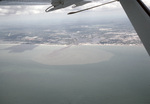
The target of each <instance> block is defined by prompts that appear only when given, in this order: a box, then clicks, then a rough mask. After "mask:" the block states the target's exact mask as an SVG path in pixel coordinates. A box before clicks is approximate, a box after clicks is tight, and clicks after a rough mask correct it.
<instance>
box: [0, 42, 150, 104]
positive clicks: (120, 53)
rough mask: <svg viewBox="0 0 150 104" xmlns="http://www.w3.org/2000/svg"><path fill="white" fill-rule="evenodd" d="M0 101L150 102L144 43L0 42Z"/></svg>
mask: <svg viewBox="0 0 150 104" xmlns="http://www.w3.org/2000/svg"><path fill="white" fill-rule="evenodd" d="M0 104H150V56H149V55H148V53H147V52H146V50H145V49H144V47H143V46H137V45H134V46H126V45H48V44H47V45H46V44H45V45H44V44H43V45H33V44H0Z"/></svg>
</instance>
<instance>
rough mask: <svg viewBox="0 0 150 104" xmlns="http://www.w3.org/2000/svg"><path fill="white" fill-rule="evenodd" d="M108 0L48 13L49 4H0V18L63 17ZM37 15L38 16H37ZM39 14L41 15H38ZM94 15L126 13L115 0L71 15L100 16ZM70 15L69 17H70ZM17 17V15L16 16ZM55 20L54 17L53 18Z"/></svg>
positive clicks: (105, 15)
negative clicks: (46, 10) (46, 11)
mask: <svg viewBox="0 0 150 104" xmlns="http://www.w3.org/2000/svg"><path fill="white" fill-rule="evenodd" d="M108 1H111V0H98V1H96V2H92V3H89V4H86V5H84V6H81V7H77V8H72V7H71V6H70V7H67V8H65V9H60V10H56V11H53V12H50V13H45V9H46V8H47V7H49V5H38V6H0V18H1V21H3V19H4V20H6V21H7V19H6V17H7V18H8V19H12V17H11V16H14V18H15V16H22V17H25V18H26V19H27V18H32V17H34V18H35V17H38V19H39V18H42V17H44V18H43V19H45V18H54V19H55V18H60V17H63V18H66V17H67V18H68V16H67V13H68V12H71V11H76V10H80V9H84V8H87V7H91V6H95V5H99V4H101V3H105V2H108ZM143 1H144V2H145V3H146V4H147V5H148V6H150V0H143ZM37 15H38V16H37ZM39 15H41V17H40V16H39ZM96 15H101V18H104V17H107V18H110V16H111V17H115V16H116V17H120V16H125V15H126V14H125V13H124V11H123V9H122V7H121V5H120V3H119V2H115V3H112V4H108V5H105V6H102V7H98V8H95V9H92V10H89V11H85V12H83V13H79V14H76V15H73V16H72V17H75V16H76V17H77V16H78V17H82V16H83V18H85V16H86V17H90V18H91V17H92V16H94V17H93V18H96V17H97V18H100V17H98V16H96ZM72 17H71V19H72ZM17 19H18V17H17ZM55 20H56V19H55Z"/></svg>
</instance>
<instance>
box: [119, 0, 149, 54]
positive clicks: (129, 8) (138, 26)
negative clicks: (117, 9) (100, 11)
mask: <svg viewBox="0 0 150 104" xmlns="http://www.w3.org/2000/svg"><path fill="white" fill-rule="evenodd" d="M120 3H121V5H122V7H123V8H124V10H125V12H126V14H127V15H128V17H129V19H130V21H131V23H132V25H133V27H134V29H135V30H136V32H137V34H138V36H139V38H140V39H141V41H142V43H143V45H144V47H145V48H146V50H147V52H148V54H149V55H150V10H149V8H147V7H146V5H145V4H144V3H143V2H142V1H141V0H120Z"/></svg>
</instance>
